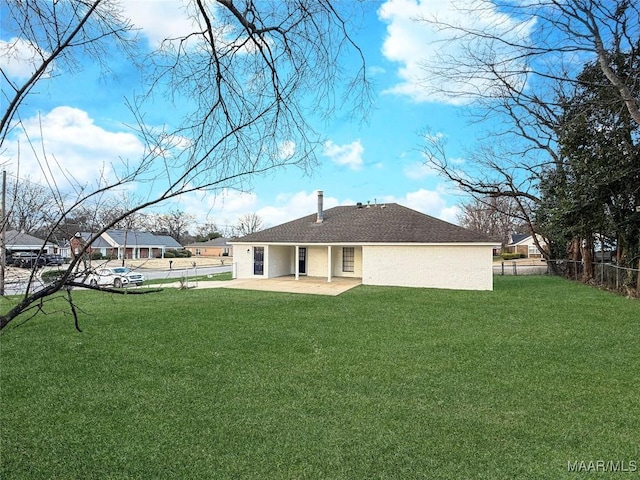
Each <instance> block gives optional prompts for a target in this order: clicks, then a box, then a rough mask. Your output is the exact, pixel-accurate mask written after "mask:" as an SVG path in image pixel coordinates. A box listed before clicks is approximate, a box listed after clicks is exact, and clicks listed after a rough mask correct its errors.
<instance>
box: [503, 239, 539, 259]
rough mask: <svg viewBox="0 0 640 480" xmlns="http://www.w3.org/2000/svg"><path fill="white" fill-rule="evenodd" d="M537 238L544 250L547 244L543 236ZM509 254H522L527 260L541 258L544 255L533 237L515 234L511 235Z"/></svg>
mask: <svg viewBox="0 0 640 480" xmlns="http://www.w3.org/2000/svg"><path fill="white" fill-rule="evenodd" d="M536 238H537V240H538V242H539V243H540V245H541V246H542V248H545V247H546V245H547V242H546V241H545V240H544V238H542V236H541V235H538V234H536ZM506 251H507V253H520V254H521V255H524V256H525V258H541V257H542V254H541V253H540V250H538V246H537V245H536V244H535V242H534V241H533V235H527V234H526V233H514V234H512V235H511V241H510V242H509V245H507V247H506Z"/></svg>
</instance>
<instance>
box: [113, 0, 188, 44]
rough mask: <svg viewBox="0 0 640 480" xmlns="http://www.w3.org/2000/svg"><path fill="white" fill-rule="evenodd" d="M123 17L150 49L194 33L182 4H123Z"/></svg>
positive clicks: (140, 0)
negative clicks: (136, 30) (138, 31)
mask: <svg viewBox="0 0 640 480" xmlns="http://www.w3.org/2000/svg"><path fill="white" fill-rule="evenodd" d="M123 8H124V16H125V17H128V18H130V19H131V21H132V22H133V24H134V26H135V27H136V28H139V29H140V35H142V36H144V37H146V38H147V39H148V41H149V44H150V45H151V46H152V47H157V46H159V45H160V43H161V42H162V41H163V40H165V39H168V38H176V37H180V36H183V35H187V34H189V33H191V32H193V31H194V28H193V27H194V20H193V19H192V18H189V15H188V14H187V10H186V8H185V5H184V3H183V2H176V1H158V0H136V1H129V2H123Z"/></svg>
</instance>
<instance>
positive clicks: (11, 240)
mask: <svg viewBox="0 0 640 480" xmlns="http://www.w3.org/2000/svg"><path fill="white" fill-rule="evenodd" d="M4 246H5V250H6V251H7V253H8V254H11V253H18V252H34V253H38V252H42V253H46V254H50V253H51V254H53V253H58V251H57V247H56V245H55V244H53V243H52V242H45V241H44V240H42V239H40V238H36V237H33V236H31V235H28V234H26V233H23V232H19V231H17V230H7V231H6V232H5V233H4Z"/></svg>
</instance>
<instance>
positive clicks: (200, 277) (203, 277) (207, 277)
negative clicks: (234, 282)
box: [144, 272, 232, 285]
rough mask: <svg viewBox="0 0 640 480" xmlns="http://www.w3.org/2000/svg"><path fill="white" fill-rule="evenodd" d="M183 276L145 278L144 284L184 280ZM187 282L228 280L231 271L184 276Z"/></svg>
mask: <svg viewBox="0 0 640 480" xmlns="http://www.w3.org/2000/svg"><path fill="white" fill-rule="evenodd" d="M184 278H185V277H171V278H156V279H152V280H145V282H144V285H164V284H167V283H178V282H180V281H182V280H184ZM186 278H187V280H188V281H189V283H193V282H210V281H223V282H224V281H228V280H231V279H232V274H231V272H224V273H214V274H210V275H193V276H189V277H186Z"/></svg>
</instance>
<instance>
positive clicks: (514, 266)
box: [513, 262, 518, 275]
mask: <svg viewBox="0 0 640 480" xmlns="http://www.w3.org/2000/svg"><path fill="white" fill-rule="evenodd" d="M513 274H514V275H518V270H517V268H516V262H513Z"/></svg>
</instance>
